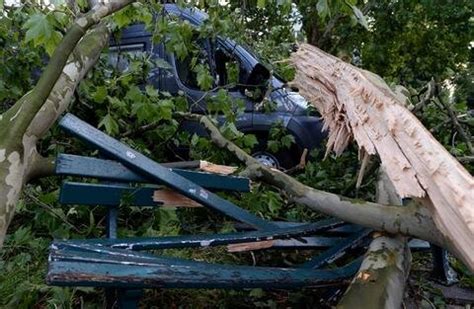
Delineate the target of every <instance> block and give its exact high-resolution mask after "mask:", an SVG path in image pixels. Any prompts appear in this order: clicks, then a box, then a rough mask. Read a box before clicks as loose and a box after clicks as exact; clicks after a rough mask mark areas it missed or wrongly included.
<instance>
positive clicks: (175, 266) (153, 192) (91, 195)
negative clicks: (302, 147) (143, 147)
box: [47, 114, 370, 308]
mask: <svg viewBox="0 0 474 309" xmlns="http://www.w3.org/2000/svg"><path fill="white" fill-rule="evenodd" d="M59 126H60V127H61V128H62V129H63V130H65V131H66V132H68V133H69V134H71V135H73V136H75V137H77V138H79V139H81V140H82V141H84V142H86V143H87V144H88V145H90V146H91V147H92V148H94V149H96V150H99V153H100V154H101V156H102V157H105V158H107V160H106V159H100V158H91V157H83V156H77V155H68V154H61V155H59V156H58V158H57V162H56V173H57V174H58V175H64V176H78V177H81V179H82V178H93V179H99V180H101V181H102V182H94V183H86V182H71V181H65V182H64V183H63V185H62V187H61V193H60V202H61V203H63V204H72V205H94V206H95V205H101V206H104V207H107V211H108V216H107V235H106V237H105V238H100V239H71V240H56V241H54V242H53V243H52V245H51V248H50V256H49V269H48V272H47V282H48V283H49V284H50V285H55V286H88V287H104V288H106V293H107V295H108V297H107V300H108V302H109V305H110V304H117V306H119V307H123V308H134V307H136V306H137V304H138V300H139V297H140V294H141V292H140V291H141V290H142V289H144V288H231V289H236V288H257V287H259V288H298V287H305V286H323V285H329V284H333V283H335V282H340V281H342V280H344V279H348V278H351V277H352V276H353V275H354V274H355V273H356V271H357V270H358V267H359V265H360V261H361V259H360V258H355V259H354V258H353V259H350V260H349V262H348V263H346V264H344V263H340V264H339V265H342V266H341V267H338V268H334V264H332V263H334V262H335V261H337V260H339V261H341V257H343V256H344V254H345V253H347V252H351V250H353V249H354V248H356V247H359V246H362V245H364V244H366V243H367V242H368V240H369V233H370V231H369V230H368V229H365V228H362V227H358V226H354V225H350V224H346V223H344V222H342V221H340V220H336V219H328V220H322V221H319V222H315V223H294V222H274V221H266V220H264V219H262V218H260V217H257V216H255V215H253V214H251V213H250V212H248V211H246V210H244V209H242V208H239V207H238V206H236V205H234V204H233V203H231V202H229V201H228V200H226V199H223V198H221V197H219V196H218V195H216V194H215V193H213V192H212V191H223V190H230V191H243V192H245V191H249V190H250V182H249V180H248V179H246V178H242V177H233V176H226V175H219V174H212V173H207V172H199V171H190V170H184V169H176V168H172V167H169V166H164V165H162V164H158V163H156V162H154V161H153V160H151V159H149V158H147V157H145V156H144V155H142V154H140V153H139V152H137V151H135V150H133V149H132V148H130V147H128V146H126V145H124V144H123V143H121V142H119V141H117V140H115V139H113V138H111V137H110V136H108V135H106V134H104V133H103V132H101V131H99V130H97V129H95V128H93V127H92V126H90V125H88V124H87V123H85V122H83V121H82V120H80V119H79V118H77V117H75V116H73V115H71V114H67V115H66V116H64V117H63V118H62V120H61V121H60V124H59ZM171 190H172V191H171ZM170 196H171V198H170ZM124 200H125V201H126V204H127V205H131V206H137V207H140V206H155V207H160V206H163V204H164V202H166V203H168V204H169V203H171V204H173V201H174V204H176V205H187V206H201V205H202V206H204V207H207V208H209V209H211V210H215V211H217V212H219V213H221V214H223V215H225V216H228V217H231V218H233V219H234V220H236V221H237V222H238V223H237V224H236V226H240V227H239V230H240V231H239V232H234V233H227V234H211V235H185V236H166V237H143V238H124V239H121V238H117V216H118V211H119V206H120V205H121V204H123V202H124ZM170 201H171V202H170ZM209 246H228V247H229V248H230V250H231V251H242V250H256V249H262V250H263V249H265V248H273V249H288V248H305V249H319V250H321V253H320V254H318V255H317V256H315V257H314V258H312V259H311V260H309V261H308V262H306V263H304V264H302V265H298V266H297V267H293V268H284V267H281V268H280V267H262V266H242V265H222V264H212V263H206V262H201V261H193V260H188V259H181V258H175V257H166V256H162V255H155V254H152V253H150V252H149V251H152V250H161V249H169V248H199V247H209ZM329 264H332V265H331V268H330V269H329V268H327V266H328V265H329Z"/></svg>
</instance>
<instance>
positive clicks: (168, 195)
mask: <svg viewBox="0 0 474 309" xmlns="http://www.w3.org/2000/svg"><path fill="white" fill-rule="evenodd" d="M153 201H154V202H157V203H163V206H162V207H202V205H201V204H199V203H198V202H196V201H193V200H192V199H190V198H187V197H186V196H184V195H181V194H179V193H177V192H175V191H172V190H170V189H160V190H156V191H155V192H153Z"/></svg>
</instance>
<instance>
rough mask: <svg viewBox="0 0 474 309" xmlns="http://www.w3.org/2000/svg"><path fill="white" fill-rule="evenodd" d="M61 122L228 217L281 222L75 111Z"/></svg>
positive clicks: (257, 223)
mask: <svg viewBox="0 0 474 309" xmlns="http://www.w3.org/2000/svg"><path fill="white" fill-rule="evenodd" d="M59 126H60V127H61V128H62V129H64V130H65V131H67V132H69V133H70V134H72V135H74V136H76V137H78V138H80V139H81V140H83V141H85V142H87V143H88V144H90V145H92V146H93V147H94V148H96V149H99V150H101V151H102V152H103V153H104V154H106V155H107V156H108V157H111V158H114V159H116V160H117V161H119V162H121V163H122V164H124V165H125V166H128V167H129V168H131V169H133V170H136V171H137V172H138V173H140V174H141V175H144V176H145V177H147V178H150V179H152V180H154V181H158V182H162V183H163V184H165V185H167V186H169V187H170V188H172V189H174V190H176V191H177V192H179V193H181V194H183V195H184V196H187V197H189V198H190V199H192V200H195V201H197V202H199V203H200V204H202V205H204V206H207V207H210V208H212V209H215V210H217V211H219V212H221V213H223V214H225V215H227V216H229V217H232V218H234V219H237V220H239V221H242V222H245V223H247V224H249V225H251V226H252V227H254V228H256V229H264V230H265V229H266V230H273V229H278V226H277V225H275V224H273V223H271V222H267V221H265V220H264V219H261V218H259V217H257V216H255V215H253V214H251V213H250V212H248V211H246V210H244V209H242V208H239V207H237V206H236V205H234V204H233V203H231V202H229V201H227V200H225V199H223V198H221V197H219V196H217V195H216V194H214V193H212V192H209V191H208V190H206V189H204V188H203V187H201V186H199V185H196V184H195V183H193V182H192V181H190V180H188V179H186V178H184V177H183V176H181V175H178V174H177V173H174V172H173V171H171V170H170V169H169V168H166V167H163V166H161V165H160V164H158V163H156V162H154V161H153V160H151V159H149V158H147V157H146V156H144V155H143V154H141V153H139V152H137V151H135V150H134V149H132V148H130V147H128V146H127V145H125V144H123V143H121V142H119V141H117V140H115V139H113V138H112V137H110V136H108V135H107V134H105V133H103V132H101V131H100V130H97V129H96V128H94V127H92V126H91V125H89V124H87V123H86V122H84V121H82V120H80V119H79V118H77V117H76V116H74V115H72V114H67V115H65V116H64V117H63V118H62V119H61V121H60V122H59Z"/></svg>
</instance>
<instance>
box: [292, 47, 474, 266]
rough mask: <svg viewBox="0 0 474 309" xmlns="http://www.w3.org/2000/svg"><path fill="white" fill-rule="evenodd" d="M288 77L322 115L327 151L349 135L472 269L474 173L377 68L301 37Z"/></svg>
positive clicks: (338, 150) (345, 142)
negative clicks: (421, 209)
mask: <svg viewBox="0 0 474 309" xmlns="http://www.w3.org/2000/svg"><path fill="white" fill-rule="evenodd" d="M291 61H292V63H293V64H294V65H295V67H296V77H295V80H294V82H293V84H294V85H295V86H296V87H298V88H299V89H300V92H301V94H302V95H303V96H305V97H306V98H307V99H308V100H309V101H310V103H311V104H313V105H314V106H315V107H316V108H318V110H319V111H320V113H321V114H322V116H323V117H324V120H325V128H327V129H329V140H328V145H327V146H328V149H327V151H334V152H335V153H336V154H340V153H341V152H342V151H343V150H344V149H345V148H346V147H347V145H348V144H349V142H350V141H351V140H352V139H355V140H356V142H357V143H358V145H359V147H360V148H363V149H364V150H365V151H366V152H367V153H368V154H370V155H375V154H378V155H379V156H380V159H381V162H382V166H383V167H384V168H385V169H386V171H387V174H388V176H389V178H390V179H391V181H392V182H393V184H394V186H395V188H396V190H397V193H398V194H399V195H400V196H401V197H413V198H418V199H419V201H421V202H422V203H423V204H424V205H425V207H427V208H428V209H429V210H430V211H431V212H432V213H433V219H434V221H435V223H436V226H437V227H438V229H439V230H440V231H441V233H442V234H443V235H444V236H445V237H446V238H447V239H448V241H449V242H450V243H452V246H451V247H452V250H454V251H456V252H453V253H455V254H456V255H458V256H461V257H462V259H463V260H464V262H465V263H467V264H468V266H469V267H470V268H471V269H474V179H473V177H472V176H471V175H470V174H469V173H468V172H467V171H466V170H465V169H464V168H463V167H462V166H461V164H459V162H458V161H457V160H456V159H455V158H453V157H452V156H451V155H450V154H449V153H448V152H447V151H446V149H444V147H443V146H442V145H441V144H440V143H438V142H437V141H436V139H435V138H434V137H433V136H432V135H431V134H430V132H429V131H428V130H427V129H426V128H425V127H424V126H423V125H422V124H421V123H420V121H419V120H418V119H417V118H416V117H415V116H414V115H413V114H412V113H411V112H410V111H409V110H408V109H407V108H406V107H405V106H404V102H402V100H401V99H400V97H399V96H397V95H395V94H394V93H393V92H392V91H391V90H390V88H389V87H388V86H387V84H386V83H385V82H384V81H383V80H382V79H381V78H380V77H378V76H377V75H375V74H373V73H370V72H368V71H364V70H360V69H358V68H356V67H354V66H351V65H350V64H348V63H345V62H343V61H341V60H339V59H337V58H336V57H333V56H331V55H329V54H326V53H324V52H323V51H321V50H319V49H318V48H316V47H314V46H311V45H308V44H302V45H301V46H300V48H299V50H298V51H297V52H296V53H294V54H293V55H292V57H291Z"/></svg>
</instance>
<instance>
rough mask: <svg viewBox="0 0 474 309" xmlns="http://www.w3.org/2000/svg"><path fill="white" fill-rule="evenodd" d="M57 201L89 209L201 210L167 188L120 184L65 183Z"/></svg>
mask: <svg viewBox="0 0 474 309" xmlns="http://www.w3.org/2000/svg"><path fill="white" fill-rule="evenodd" d="M59 202H60V203H61V204H63V205H89V206H96V205H101V206H120V205H130V206H161V207H165V206H172V207H201V206H202V205H200V204H199V203H197V202H195V201H193V200H191V199H189V198H187V197H185V196H183V195H181V194H179V193H176V192H173V191H170V190H168V189H166V188H160V187H151V186H142V187H131V186H127V185H120V184H96V183H80V182H69V181H65V182H64V183H63V184H62V186H61V191H60V194H59Z"/></svg>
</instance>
